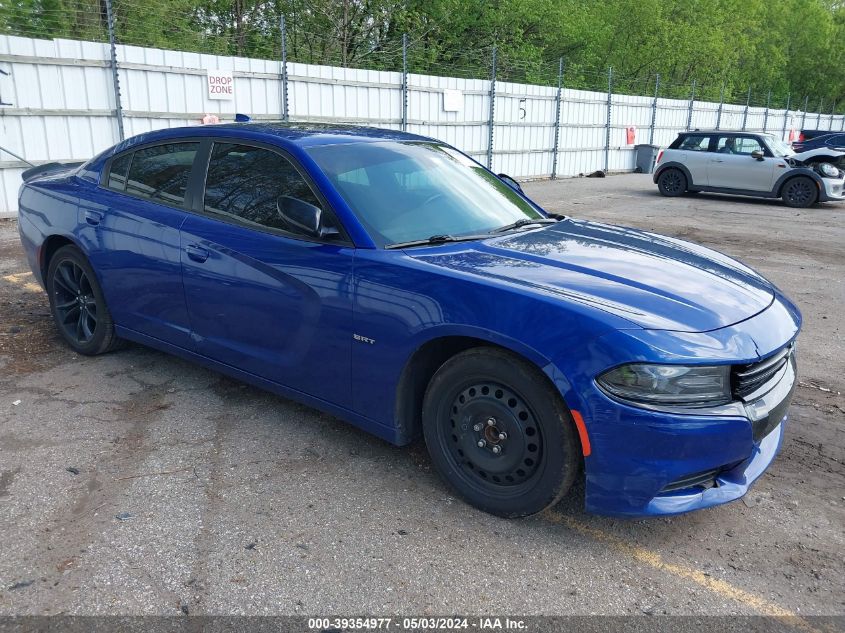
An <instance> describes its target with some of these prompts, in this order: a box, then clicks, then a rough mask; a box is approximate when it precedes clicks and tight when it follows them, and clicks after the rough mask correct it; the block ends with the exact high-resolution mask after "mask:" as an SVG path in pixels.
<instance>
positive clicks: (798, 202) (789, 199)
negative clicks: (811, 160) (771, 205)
mask: <svg viewBox="0 0 845 633" xmlns="http://www.w3.org/2000/svg"><path fill="white" fill-rule="evenodd" d="M781 196H782V197H783V202H784V204H786V206H788V207H797V208H805V207H809V206H812V205H813V204H815V203H816V200H818V198H819V190H818V187H816V183H815V182H814V181H813V180H812V179H810V178H807V177H806V176H798V177H796V178H792V179H790V180H788V181H787V182H786V184H785V185H784V186H783V190H782V191H781Z"/></svg>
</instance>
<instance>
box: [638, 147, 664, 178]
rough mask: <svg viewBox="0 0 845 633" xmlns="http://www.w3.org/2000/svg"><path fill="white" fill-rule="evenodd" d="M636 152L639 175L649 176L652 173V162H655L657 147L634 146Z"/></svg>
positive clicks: (658, 148)
mask: <svg viewBox="0 0 845 633" xmlns="http://www.w3.org/2000/svg"><path fill="white" fill-rule="evenodd" d="M634 149H635V150H637V169H636V171H637V172H639V173H641V174H650V173H652V172H653V171H654V161H656V160H657V152H658V151H659V150H660V147H659V146H658V145H648V144H643V145H634Z"/></svg>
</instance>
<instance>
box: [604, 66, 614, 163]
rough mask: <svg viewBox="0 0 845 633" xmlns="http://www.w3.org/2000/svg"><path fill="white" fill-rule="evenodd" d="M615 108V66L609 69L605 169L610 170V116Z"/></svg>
mask: <svg viewBox="0 0 845 633" xmlns="http://www.w3.org/2000/svg"><path fill="white" fill-rule="evenodd" d="M612 108H613V66H609V67H608V69H607V124H606V125H605V135H604V171H605V172H608V171H610V117H611V110H612Z"/></svg>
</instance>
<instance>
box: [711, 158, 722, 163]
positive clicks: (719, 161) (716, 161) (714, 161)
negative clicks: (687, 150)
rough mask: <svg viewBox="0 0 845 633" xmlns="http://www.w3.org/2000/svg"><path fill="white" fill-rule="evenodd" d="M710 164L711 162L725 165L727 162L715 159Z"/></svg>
mask: <svg viewBox="0 0 845 633" xmlns="http://www.w3.org/2000/svg"><path fill="white" fill-rule="evenodd" d="M710 162H711V163H724V162H725V161H723V160H722V159H721V158H714V159H713V160H711V161H710Z"/></svg>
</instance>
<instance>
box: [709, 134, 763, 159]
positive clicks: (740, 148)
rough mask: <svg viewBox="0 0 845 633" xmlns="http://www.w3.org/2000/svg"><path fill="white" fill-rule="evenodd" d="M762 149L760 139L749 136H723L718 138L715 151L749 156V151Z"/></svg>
mask: <svg viewBox="0 0 845 633" xmlns="http://www.w3.org/2000/svg"><path fill="white" fill-rule="evenodd" d="M757 150H760V151H763V146H762V145H760V141H758V140H757V139H756V138H753V137H750V136H739V137H737V136H723V137H721V138H719V142H718V144H717V146H716V151H717V152H718V153H719V154H741V155H743V156H750V155H751V152H755V151H757Z"/></svg>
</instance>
